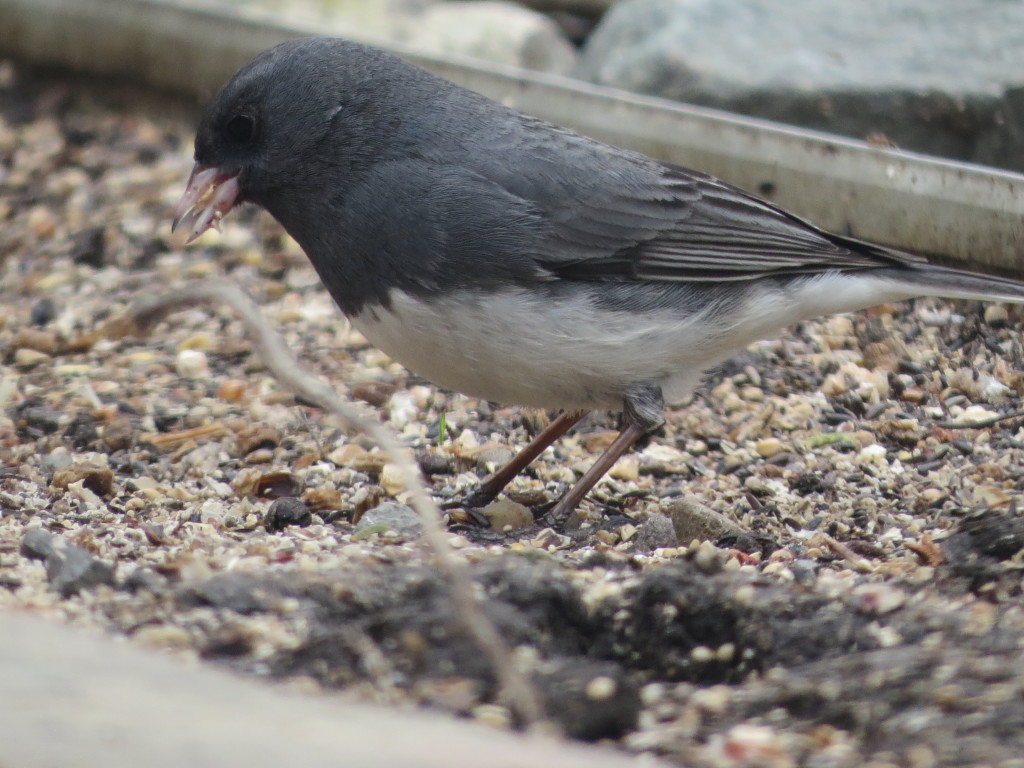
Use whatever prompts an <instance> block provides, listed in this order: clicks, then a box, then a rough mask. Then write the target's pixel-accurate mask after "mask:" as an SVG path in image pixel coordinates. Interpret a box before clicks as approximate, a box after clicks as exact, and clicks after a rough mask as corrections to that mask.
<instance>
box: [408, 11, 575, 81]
mask: <svg viewBox="0 0 1024 768" xmlns="http://www.w3.org/2000/svg"><path fill="white" fill-rule="evenodd" d="M399 39H401V40H403V42H405V43H407V44H409V45H412V46H414V47H417V48H422V49H424V50H427V51H431V52H434V53H442V54H453V53H454V54H458V55H461V56H474V57H476V58H480V59H486V60H488V61H494V62H498V63H499V64H508V65H510V66H514V67H523V68H525V69H535V70H539V71H541V72H554V73H557V74H565V73H567V72H569V71H570V70H571V69H572V68H573V67H574V66H575V64H576V50H575V49H574V48H573V46H572V44H571V43H570V42H569V41H568V40H567V39H566V38H565V37H564V36H563V35H562V33H561V30H559V28H558V25H557V24H555V22H553V21H552V20H551V19H550V18H548V17H547V16H545V15H544V14H542V13H537V12H536V11H531V10H529V9H528V8H523V7H521V6H519V5H516V4H515V3H510V2H448V3H438V4H437V5H434V6H431V7H430V8H428V9H427V10H426V11H425V12H424V13H423V14H422V15H420V16H417V17H416V18H415V19H413V20H412V23H410V24H409V25H408V26H407V27H406V28H405V29H404V33H402V34H400V35H399Z"/></svg>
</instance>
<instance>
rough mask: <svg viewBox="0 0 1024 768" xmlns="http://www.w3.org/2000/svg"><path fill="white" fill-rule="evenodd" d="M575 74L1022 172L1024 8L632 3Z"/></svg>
mask: <svg viewBox="0 0 1024 768" xmlns="http://www.w3.org/2000/svg"><path fill="white" fill-rule="evenodd" d="M577 74H578V75H579V76H581V77H583V78H584V79H587V80H590V81H592V82H596V83H602V84H606V85H612V86H616V87H619V88H625V89H628V90H632V91H638V92H642V93H649V94H654V95H658V96H665V97H668V98H672V99H678V100H682V101H690V102H695V103H699V104H704V105H708V106H713V107H719V108H723V109H728V110H732V111H736V112H741V113H745V114H750V115H756V116H759V117H764V118H769V119H773V120H780V121H783V122H788V123H795V124H799V125H804V126H808V127H812V128H818V129H823V130H829V131H834V132H838V133H843V134H847V135H850V136H854V137H859V138H863V137H867V136H869V135H871V134H877V135H880V136H884V137H886V138H887V139H888V140H891V141H892V142H895V143H896V144H897V145H899V146H900V147H903V148H905V149H915V150H920V151H926V152H931V153H934V154H939V155H943V156H947V157H954V158H959V159H964V160H972V161H976V162H983V163H988V164H993V165H1000V166H1004V167H1008V168H1016V169H1024V3H1021V2H991V1H990V0H902V1H901V2H898V3H894V2H891V0H860V2H855V3H821V2H817V0H792V2H786V3H780V2H777V0H624V1H623V2H621V3H618V4H616V5H615V6H614V7H613V8H612V10H611V11H609V13H608V14H607V15H606V16H605V18H604V19H603V20H602V22H601V24H600V25H599V26H598V28H597V30H596V31H595V33H594V34H593V35H592V37H591V38H590V40H589V41H588V43H587V46H586V48H585V50H584V52H583V55H582V57H581V61H580V64H579V66H578V68H577Z"/></svg>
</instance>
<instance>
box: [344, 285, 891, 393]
mask: <svg viewBox="0 0 1024 768" xmlns="http://www.w3.org/2000/svg"><path fill="white" fill-rule="evenodd" d="M878 282H879V281H873V280H870V279H866V280H862V279H860V278H851V277H847V276H842V277H840V276H825V277H822V278H819V279H817V280H815V281H812V282H810V283H808V284H806V285H804V286H802V287H798V288H797V289H795V290H794V289H787V290H779V289H777V288H771V287H768V286H766V287H765V288H764V290H761V289H760V288H758V289H756V290H754V291H752V292H750V293H749V294H748V295H747V300H746V301H741V302H739V303H738V305H737V306H736V307H735V308H734V309H733V311H731V312H730V313H728V314H726V315H725V316H721V315H720V316H717V317H715V318H714V319H713V320H711V321H709V320H708V317H707V316H705V315H703V314H696V315H694V314H689V313H687V312H685V311H682V310H677V309H671V310H670V309H663V310H658V311H655V312H641V313H638V312H624V311H617V312H613V311H609V310H607V309H598V308H596V307H595V306H594V305H593V303H592V302H591V301H589V300H588V299H586V298H584V297H582V296H580V297H579V298H575V299H570V298H562V299H559V300H557V301H554V300H551V299H548V298H543V297H539V296H537V295H536V294H531V293H528V292H527V291H524V290H522V289H514V290H509V291H507V292H503V293H497V294H493V293H480V292H475V291H462V292H460V293H458V294H454V295H448V296H444V297H441V298H437V299H430V300H429V301H424V300H422V299H419V298H415V297H413V296H411V295H409V294H407V293H404V292H400V291H393V292H392V293H391V294H390V299H391V306H390V308H389V309H387V310H385V309H383V308H380V307H375V308H367V309H365V310H364V311H363V312H361V313H360V314H359V315H358V316H356V317H353V318H352V324H353V326H355V327H356V328H357V329H358V330H359V331H360V332H361V333H362V334H363V335H364V336H365V337H366V338H367V340H369V341H370V343H372V344H374V345H375V346H377V347H378V348H380V349H381V350H383V351H384V352H386V353H387V354H388V355H389V356H391V357H392V358H393V359H394V360H396V361H398V362H399V363H401V364H402V365H404V366H405V367H406V368H408V369H409V370H411V371H414V372H415V373H417V374H419V375H420V376H423V377H424V378H426V379H428V380H430V381H432V382H434V383H435V384H438V385H440V386H442V387H445V388H447V389H451V390H454V391H456V392H462V393H464V394H467V395H471V396H474V397H481V398H485V399H488V400H494V401H497V402H502V403H508V404H517V405H528V406H534V407H538V408H571V409H610V410H621V408H622V398H623V396H624V394H625V391H626V388H627V387H628V386H629V385H630V384H634V383H638V382H652V383H654V384H657V385H659V386H660V387H661V388H662V390H663V392H664V395H665V400H666V402H667V403H673V402H679V401H680V400H682V399H683V398H685V397H686V396H687V395H689V394H690V392H692V391H693V388H694V387H695V386H696V385H697V384H698V383H699V382H700V379H701V376H702V375H703V373H704V371H706V370H707V369H708V368H709V367H711V366H713V365H716V364H717V363H719V362H721V361H723V360H725V359H726V358H728V357H729V356H731V355H732V354H733V353H735V352H736V351H737V350H738V349H742V348H743V347H745V346H746V345H747V344H749V343H751V342H752V341H755V340H757V339H759V338H764V337H765V336H770V335H772V334H774V333H776V332H777V331H778V330H779V329H781V328H782V327H784V326H786V325H789V324H791V323H793V322H796V321H798V320H802V319H809V318H812V317H816V316H818V315H821V314H827V313H829V312H838V311H845V310H850V309H857V308H860V307H865V306H870V305H872V304H874V303H877V302H878V301H885V300H888V299H889V298H890V297H888V296H884V295H879V285H878ZM840 294H841V295H842V296H843V297H844V298H845V301H844V300H843V299H842V298H840ZM891 298H898V297H897V296H893V297H891ZM840 305H842V306H840Z"/></svg>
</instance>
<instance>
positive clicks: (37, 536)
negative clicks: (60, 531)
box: [19, 528, 54, 560]
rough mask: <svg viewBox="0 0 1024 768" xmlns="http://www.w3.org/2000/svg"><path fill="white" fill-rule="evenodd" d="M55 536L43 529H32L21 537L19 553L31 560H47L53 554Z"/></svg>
mask: <svg viewBox="0 0 1024 768" xmlns="http://www.w3.org/2000/svg"><path fill="white" fill-rule="evenodd" d="M53 547H54V536H53V534H52V533H50V532H49V531H44V530H43V529H42V528H30V529H29V530H27V531H25V535H24V536H22V537H21V547H20V548H19V551H20V552H21V554H22V557H27V558H29V559H30V560H45V559H46V558H48V557H49V556H50V555H51V554H53Z"/></svg>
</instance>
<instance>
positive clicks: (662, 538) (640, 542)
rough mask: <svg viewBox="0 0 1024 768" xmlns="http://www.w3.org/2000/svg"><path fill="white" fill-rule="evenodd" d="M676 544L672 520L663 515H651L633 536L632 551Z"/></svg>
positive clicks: (652, 549) (644, 550)
mask: <svg viewBox="0 0 1024 768" xmlns="http://www.w3.org/2000/svg"><path fill="white" fill-rule="evenodd" d="M674 546H676V533H675V530H674V529H673V528H672V521H671V520H670V519H669V518H668V517H666V516H665V515H651V516H650V517H648V518H647V519H646V520H644V521H643V523H641V524H640V527H639V528H637V531H636V536H634V537H633V551H634V552H653V551H654V550H656V549H659V548H662V547H674Z"/></svg>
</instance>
